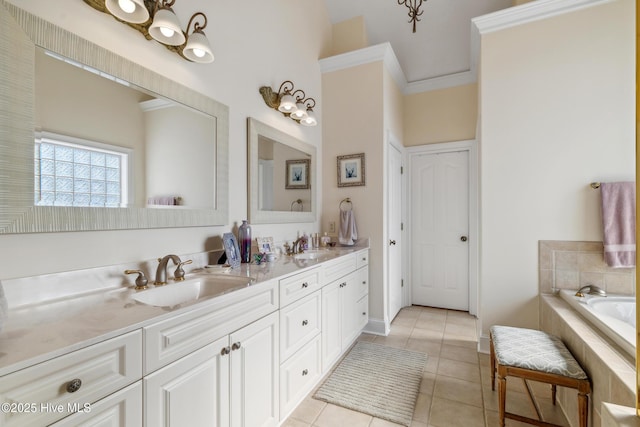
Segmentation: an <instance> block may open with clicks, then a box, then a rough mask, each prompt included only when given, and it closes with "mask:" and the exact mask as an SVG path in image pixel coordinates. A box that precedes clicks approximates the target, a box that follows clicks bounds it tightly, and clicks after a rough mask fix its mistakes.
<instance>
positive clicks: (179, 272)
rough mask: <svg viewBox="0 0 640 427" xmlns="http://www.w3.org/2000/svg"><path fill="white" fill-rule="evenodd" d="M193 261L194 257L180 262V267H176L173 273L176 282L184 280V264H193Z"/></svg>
mask: <svg viewBox="0 0 640 427" xmlns="http://www.w3.org/2000/svg"><path fill="white" fill-rule="evenodd" d="M192 262H193V260H192V259H188V260H186V261H181V262H179V263H178V268H176V271H175V272H174V273H173V279H174V280H175V281H176V282H181V281H183V280H184V270H183V269H182V266H183V265H185V264H191V263H192Z"/></svg>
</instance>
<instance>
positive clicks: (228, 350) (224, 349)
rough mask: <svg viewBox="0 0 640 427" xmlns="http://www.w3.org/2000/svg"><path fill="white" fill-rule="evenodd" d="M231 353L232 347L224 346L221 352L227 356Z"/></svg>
mask: <svg viewBox="0 0 640 427" xmlns="http://www.w3.org/2000/svg"><path fill="white" fill-rule="evenodd" d="M229 353H231V348H229V347H228V346H227V347H222V351H221V352H220V354H221V355H223V356H226V355H227V354H229Z"/></svg>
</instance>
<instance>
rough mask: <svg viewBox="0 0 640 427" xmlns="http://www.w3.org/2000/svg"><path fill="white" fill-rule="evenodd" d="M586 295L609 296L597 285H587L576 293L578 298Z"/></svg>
mask: <svg viewBox="0 0 640 427" xmlns="http://www.w3.org/2000/svg"><path fill="white" fill-rule="evenodd" d="M585 294H588V295H597V296H599V297H606V296H607V293H606V292H605V291H604V289H602V288H599V287H597V286H596V285H585V286H583V287H581V288H580V289H578V292H576V296H577V297H583V296H584V295H585Z"/></svg>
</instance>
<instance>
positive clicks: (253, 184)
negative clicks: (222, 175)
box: [247, 117, 318, 224]
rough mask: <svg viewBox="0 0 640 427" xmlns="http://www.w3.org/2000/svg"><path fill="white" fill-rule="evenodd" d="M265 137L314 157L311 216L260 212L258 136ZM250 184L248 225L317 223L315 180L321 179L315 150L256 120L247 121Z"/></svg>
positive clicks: (312, 163)
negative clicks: (318, 176)
mask: <svg viewBox="0 0 640 427" xmlns="http://www.w3.org/2000/svg"><path fill="white" fill-rule="evenodd" d="M260 135H261V136H264V137H266V138H269V139H271V140H273V141H277V142H280V143H282V144H285V145H287V146H289V147H292V148H295V149H296V150H299V151H302V152H303V153H306V154H309V155H310V156H311V167H310V169H311V179H310V181H309V183H310V187H311V211H310V212H298V211H296V212H289V211H265V210H259V209H258V191H259V183H258V174H257V171H258V136H260ZM247 173H248V176H247V183H248V186H249V188H248V199H249V200H248V204H249V209H248V210H249V221H250V222H251V223H252V224H281V223H292V222H315V221H316V212H317V211H318V208H317V197H316V193H317V188H316V182H317V180H316V176H317V175H318V167H317V155H316V147H314V146H313V145H311V144H307V143H306V142H303V141H300V140H299V139H297V138H294V137H293V136H291V135H288V134H286V133H284V132H281V131H279V130H278V129H276V128H273V127H271V126H269V125H267V124H265V123H262V122H260V121H258V120H256V119H254V118H251V117H249V118H248V119H247Z"/></svg>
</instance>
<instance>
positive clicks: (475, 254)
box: [403, 139, 480, 317]
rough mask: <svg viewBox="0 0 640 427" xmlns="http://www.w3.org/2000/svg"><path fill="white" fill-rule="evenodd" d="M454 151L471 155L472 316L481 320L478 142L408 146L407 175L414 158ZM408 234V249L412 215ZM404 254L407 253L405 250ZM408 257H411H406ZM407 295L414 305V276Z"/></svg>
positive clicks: (408, 263) (408, 183) (408, 184)
mask: <svg viewBox="0 0 640 427" xmlns="http://www.w3.org/2000/svg"><path fill="white" fill-rule="evenodd" d="M455 151H467V152H468V155H469V171H468V172H469V235H468V236H469V240H468V242H469V314H472V315H474V316H476V317H479V313H478V308H479V307H480V301H479V298H480V292H479V280H478V278H479V274H478V273H479V270H478V268H479V253H480V233H479V217H480V209H479V208H480V206H479V203H478V192H479V182H478V177H479V169H478V144H477V141H476V140H475V139H469V140H464V141H454V142H443V143H438V144H425V145H419V146H414V147H407V148H406V149H405V154H406V159H405V161H404V164H405V165H406V167H405V168H406V171H405V172H406V175H409V176H410V174H411V172H412V171H411V163H412V160H413V157H414V156H421V155H425V154H439V153H450V152H455ZM411 184H412V183H411V180H410V179H407V180H406V186H405V191H406V194H411ZM409 206H410V205H409V202H408V201H407V202H406V210H407V211H408V210H409ZM405 226H406V227H405V230H407V231H408V233H405V234H404V236H405V238H404V245H406V246H405V247H408V248H410V247H411V243H412V242H411V236H412V233H411V227H412V224H411V215H407V217H406V221H405ZM403 253H408V252H406V251H403ZM406 258H409V257H406ZM405 263H406V268H407V269H406V270H405V271H411V268H412V265H411V260H410V259H406V260H405ZM405 285H406V286H405V293H406V296H407V298H408V301H409V304H410V303H411V302H412V294H411V288H412V283H411V275H408V277H406V280H405Z"/></svg>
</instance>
